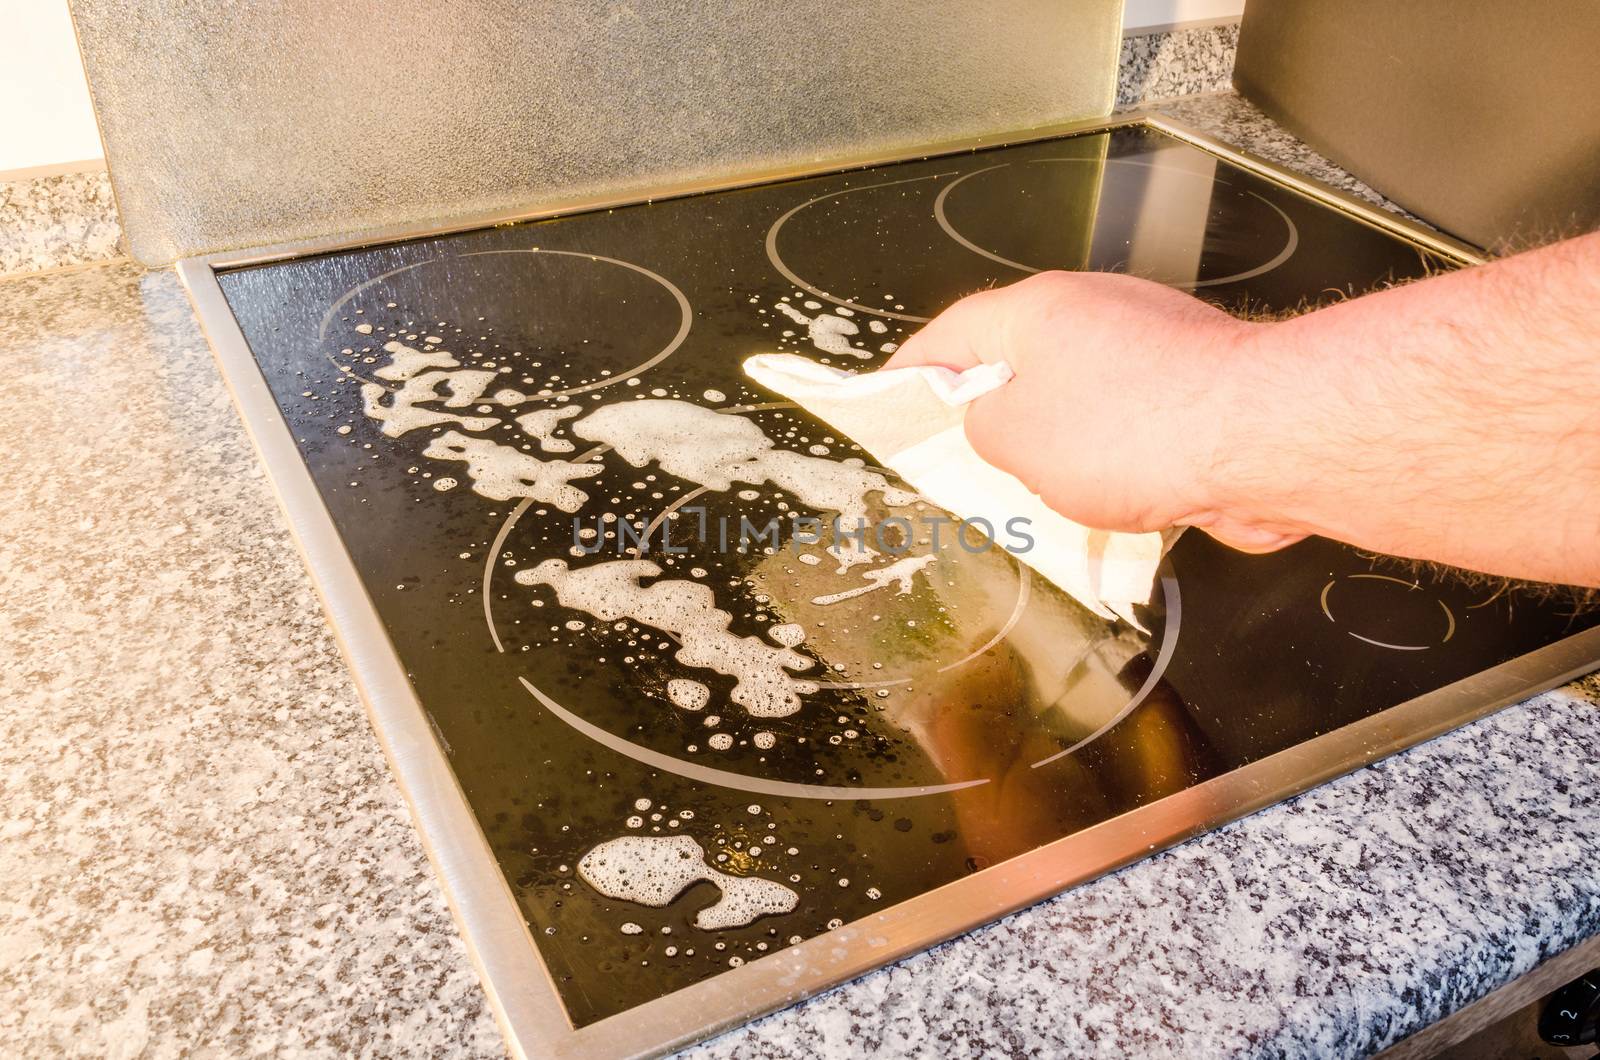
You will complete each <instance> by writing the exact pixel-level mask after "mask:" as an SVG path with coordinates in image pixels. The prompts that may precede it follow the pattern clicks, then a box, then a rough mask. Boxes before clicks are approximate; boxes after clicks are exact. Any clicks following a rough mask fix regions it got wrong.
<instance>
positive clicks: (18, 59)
mask: <svg viewBox="0 0 1600 1060" xmlns="http://www.w3.org/2000/svg"><path fill="white" fill-rule="evenodd" d="M100 158H101V150H100V134H99V133H98V132H97V131H96V129H95V124H94V111H93V110H92V109H91V107H90V105H89V87H88V85H86V84H85V83H84V79H83V65H82V64H81V63H80V62H79V60H78V44H77V41H76V39H74V37H73V34H72V20H71V19H70V18H69V17H68V15H67V4H66V0H0V180H7V179H14V178H16V177H17V176H19V175H22V174H19V173H17V172H16V171H18V170H21V171H24V173H27V174H28V175H42V174H40V173H39V172H38V171H39V170H41V169H46V170H48V171H53V172H61V171H63V168H64V167H66V168H76V169H80V170H81V169H88V168H98V167H99V166H100V165H101V164H102V163H101V162H100ZM29 171H32V172H31V173H30V172H29Z"/></svg>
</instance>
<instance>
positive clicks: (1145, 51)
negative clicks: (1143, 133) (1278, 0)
mask: <svg viewBox="0 0 1600 1060" xmlns="http://www.w3.org/2000/svg"><path fill="white" fill-rule="evenodd" d="M1238 48H1239V23H1237V22H1226V23H1222V24H1220V25H1214V26H1201V27H1197V28H1192V29H1188V28H1185V29H1174V30H1169V31H1163V32H1160V33H1142V34H1137V35H1134V36H1128V37H1124V38H1122V54H1121V56H1120V57H1119V63H1118V70H1117V106H1118V107H1132V106H1137V105H1139V104H1142V103H1149V102H1151V101H1154V100H1161V99H1172V98H1174V97H1177V96H1192V95H1195V94H1197V93H1201V92H1222V91H1226V90H1227V89H1228V88H1229V86H1230V84H1231V78H1232V76H1233V56H1234V53H1235V52H1236V51H1237V50H1238Z"/></svg>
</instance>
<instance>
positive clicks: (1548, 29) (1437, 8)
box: [1234, 0, 1600, 249]
mask: <svg viewBox="0 0 1600 1060" xmlns="http://www.w3.org/2000/svg"><path fill="white" fill-rule="evenodd" d="M1597 54H1600V4H1597V3H1595V2H1594V0H1549V2H1546V3H1538V4H1518V3H1499V4H1491V3H1465V4H1464V3H1461V2H1460V0H1408V2H1405V3H1395V2H1393V0H1346V2H1344V3H1339V4H1330V3H1327V2H1326V0H1250V4H1249V6H1248V7H1247V8H1246V9H1245V14H1244V23H1243V26H1242V28H1241V30H1240V39H1239V55H1238V60H1237V62H1236V63H1235V65H1234V83H1235V84H1236V85H1237V86H1238V88H1239V91H1240V93H1242V94H1243V95H1244V96H1245V97H1247V98H1248V99H1250V100H1252V101H1254V102H1255V103H1256V104H1258V105H1259V106H1260V107H1261V109H1262V110H1264V111H1266V112H1267V113H1268V114H1269V115H1271V116H1272V117H1274V118H1276V119H1277V120H1278V121H1280V122H1282V123H1283V124H1284V125H1285V126H1287V127H1288V128H1289V129H1290V130H1291V131H1293V132H1294V133H1296V134H1297V135H1299V136H1300V138H1301V139H1303V140H1305V141H1306V142H1307V143H1309V144H1311V146H1313V147H1315V148H1317V149H1318V150H1319V151H1321V152H1322V153H1323V154H1325V155H1327V156H1328V157H1329V158H1331V159H1333V160H1334V161H1335V162H1337V163H1339V164H1340V165H1341V166H1343V167H1344V168H1346V169H1348V170H1349V171H1350V172H1351V173H1354V174H1355V175H1356V176H1358V177H1360V178H1361V179H1362V180H1365V181H1366V182H1367V183H1369V184H1371V185H1372V186H1373V187H1374V188H1376V189H1378V190H1379V191H1381V192H1383V194H1385V195H1387V196H1388V197H1389V198H1391V199H1393V200H1394V201H1395V202H1397V203H1399V204H1400V205H1401V206H1404V207H1405V208H1406V209H1408V210H1410V211H1411V212H1412V213H1415V214H1417V215H1418V216H1419V217H1422V218H1425V219H1426V220H1428V221H1430V222H1431V223H1433V224H1436V225H1438V226H1439V227H1440V228H1443V229H1444V230H1445V231H1447V232H1451V233H1453V234H1454V235H1457V236H1460V237H1461V238H1463V239H1467V240H1470V241H1472V242H1473V243H1476V244H1478V245H1479V246H1483V247H1489V248H1492V249H1504V248H1515V247H1519V246H1526V245H1528V244H1532V243H1542V242H1548V241H1549V240H1551V239H1554V238H1558V237H1561V236H1566V235H1575V234H1577V233H1579V232H1583V231H1588V230H1590V229H1593V228H1596V227H1600V191H1597V189H1600V61H1597V60H1596V58H1595V57H1596V55H1597Z"/></svg>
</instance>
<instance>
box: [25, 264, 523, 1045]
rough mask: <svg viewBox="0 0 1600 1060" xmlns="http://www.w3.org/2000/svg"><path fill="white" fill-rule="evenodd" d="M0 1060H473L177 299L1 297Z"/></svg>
mask: <svg viewBox="0 0 1600 1060" xmlns="http://www.w3.org/2000/svg"><path fill="white" fill-rule="evenodd" d="M0 364H4V365H5V366H6V372H5V374H4V376H3V377H0V401H3V402H4V404H5V405H6V406H7V407H8V408H10V409H11V414H10V415H9V416H7V417H6V421H5V424H4V426H3V427H0V438H3V440H4V448H3V451H4V454H5V459H4V460H3V461H0V491H3V492H4V495H5V496H6V497H7V498H8V500H7V503H6V504H5V506H4V509H3V513H0V594H3V597H4V600H5V604H4V607H0V863H3V866H4V868H3V870H0V1054H3V1055H7V1056H49V1055H61V1054H78V1055H86V1056H87V1055H93V1056H137V1055H141V1054H148V1055H162V1056H171V1055H174V1054H176V1053H178V1052H180V1051H194V1052H200V1053H210V1054H211V1055H217V1056H247V1055H292V1054H295V1053H305V1052H310V1053H319V1054H323V1055H327V1054H333V1053H338V1054H346V1055H348V1054H367V1055H381V1056H388V1055H400V1054H406V1053H411V1054H415V1055H440V1054H442V1053H445V1052H450V1051H453V1050H454V1049H456V1048H458V1047H459V1048H460V1050H461V1051H462V1052H465V1053H470V1052H480V1053H494V1052H496V1051H498V1050H499V1049H500V1041H499V1034H498V1031H497V1030H496V1028H495V1026H494V1023H493V1020H492V1019H491V1018H490V1016H489V1014H488V1012H487V1010H486V1008H485V1002H484V998H483V992H482V990H481V988H480V987H479V986H478V982H477V977H476V975H475V974H474V972H473V970H472V968H471V966H470V965H469V963H468V961H467V958H466V953H465V951H464V949H463V947H462V945H461V942H460V940H459V938H458V937H457V934H456V931H455V927H454V924H453V922H452V921H451V919H450V915H449V912H448V910H447V909H446V908H445V905H444V902H443V900H442V898H441V896H440V892H439V888H438V885H437V883H436V882H435V879H434V876H433V874H432V872H431V871H430V869H429V867H428V865H427V862H426V860H425V858H424V856H423V853H422V847H421V844H420V842H419V841H418V839H417V836H416V833H415V832H414V830H413V828H412V826H411V822H410V819H409V817H408V815H407V812H406V809H405V805H404V803H403V802H402V801H401V799H400V795H399V793H398V790H397V789H396V787H395V784H394V781H393V780H392V779H391V777H390V775H389V771H388V767H387V765H386V764H385V762H384V759H383V755H382V753H381V752H380V751H379V749H378V746H377V741H376V740H375V738H374V737H373V735H372V731H371V729H370V728H369V726H368V724H367V720H366V715H365V712H364V711H363V709H362V707H361V704H360V702H359V701H358V700H357V698H356V694H355V691H354V688H353V687H352V685H351V681H350V677H349V674H348V672H347V671H346V669H345V667H344V664H343V663H342V662H341V660H340V658H339V654H338V652H337V650H336V649H335V647H334V643H333V637H332V636H331V634H330V633H329V631H328V629H327V626H326V625H325V623H324V621H323V618H322V614H321V611H320V608H319V606H318V603H317V600H316V597H315V596H314V594H313V593H312V591H311V587H310V584H309V582H308V580H307V577H306V575H305V573H304V570H303V568H302V567H301V566H300V561H299V557H298V554H297V553H296V551H295V548H294V545H293V544H292V542H291V541H290V538H289V535H288V531H287V528H286V525H285V523H284V520H283V518H282V516H281V515H280V514H279V512H278V508H277V504H276V502H275V501H274V500H273V497H272V493H271V491H270V490H269V488H268V486H267V483H266V480H265V477H264V475H263V473H262V472H261V471H260V470H258V468H257V465H256V461H255V456H254V453H253V451H252V450H251V448H250V445H249V442H248V441H247V439H246V437H245V434H244V430H243V428H242V427H241V426H240V424H239V420H238V418H237V416H236V415H235V414H234V412H233V408H232V405H231V403H230V401H229V398H228V395H227V392H226V391H225V389H224V388H223V385H222V382H221V380H220V378H219V377H218V375H217V372H216V369H215V367H214V366H213V364H212V360H211V354H210V352H209V350H208V349H207V347H206V344H205V341H204V340H203V339H202V338H201V336H200V332H199V329H198V327H197V326H196V324H195V321H194V318H193V316H192V314H191V313H190V310H189V304H188V300H187V298H186V297H185V295H184V293H183V290H182V288H181V287H180V286H179V284H178V281H177V277H176V276H175V275H174V274H173V273H170V272H163V273H150V274H145V273H143V272H141V271H140V270H138V269H136V268H134V267H132V266H129V265H126V264H123V265H111V266H105V267H102V268H97V269H89V270H83V271H77V272H69V273H57V274H54V275H46V276H38V277H24V278H21V279H13V280H9V281H6V282H3V283H0Z"/></svg>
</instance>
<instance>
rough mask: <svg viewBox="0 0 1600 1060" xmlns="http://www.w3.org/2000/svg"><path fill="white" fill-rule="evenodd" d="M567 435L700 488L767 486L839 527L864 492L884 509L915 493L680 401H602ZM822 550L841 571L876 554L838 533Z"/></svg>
mask: <svg viewBox="0 0 1600 1060" xmlns="http://www.w3.org/2000/svg"><path fill="white" fill-rule="evenodd" d="M572 433H573V434H576V435H577V436H578V437H580V438H586V439H588V440H589V441H592V442H603V443H605V444H607V445H609V446H611V448H613V449H615V450H616V451H617V453H618V454H619V455H620V456H621V457H622V458H623V459H624V460H626V461H627V462H628V463H630V464H632V465H633V466H634V467H644V466H645V465H646V464H649V463H650V462H652V461H654V462H655V463H656V464H657V465H658V466H659V467H660V468H661V469H662V470H663V471H666V472H667V473H668V474H671V475H676V476H677V477H678V478H681V479H687V480H688V481H690V482H697V483H699V484H700V485H702V486H705V487H706V488H707V489H713V490H719V491H721V490H728V489H731V488H732V487H733V484H734V483H735V482H743V483H747V484H749V485H752V486H760V485H763V484H766V483H771V484H772V485H774V486H777V487H778V488H780V489H785V490H788V491H789V492H790V493H793V494H794V495H795V496H796V497H798V498H799V499H800V500H801V501H802V502H803V503H805V504H807V505H809V506H811V507H813V508H816V509H819V510H821V511H832V512H838V513H839V518H840V521H841V523H842V524H843V526H844V528H845V529H846V530H853V529H855V528H856V527H857V526H860V525H862V524H864V523H865V522H866V518H867V494H869V493H872V492H878V493H881V494H882V495H883V500H884V503H885V504H887V505H889V506H891V507H899V506H902V505H906V504H910V503H911V502H912V501H913V500H915V499H916V494H915V493H912V492H910V491H908V490H903V489H898V488H896V487H894V486H891V485H889V480H888V479H886V478H885V477H884V476H882V475H880V474H878V473H877V472H875V471H869V470H867V469H866V468H864V467H861V466H859V465H858V464H851V463H845V462H841V461H837V460H825V459H823V458H821V457H816V456H809V455H807V454H805V453H796V452H791V451H790V450H787V449H779V448H777V447H776V444H775V443H774V442H773V441H772V439H770V438H768V437H767V436H766V433H765V432H763V431H762V429H761V427H760V426H759V425H758V424H756V423H753V422H751V421H750V420H747V419H745V418H744V417H742V416H729V415H724V414H722V413H719V412H717V411H715V410H713V409H708V408H705V407H703V406H700V405H696V404H693V403H691V402H688V401H673V400H667V399H643V400H638V401H621V402H616V403H614V404H610V405H604V406H602V407H600V408H598V409H596V410H595V411H594V412H592V413H590V414H589V415H588V416H585V417H584V418H583V419H581V420H578V421H577V422H576V423H574V424H573V425H572ZM829 551H830V552H832V553H833V554H834V556H835V557H836V558H837V559H838V560H839V563H840V567H839V569H840V571H841V572H843V571H844V570H847V569H849V568H850V567H851V566H853V565H854V564H857V563H865V562H868V561H870V560H871V558H872V557H873V556H874V555H876V553H875V552H873V550H872V549H870V548H868V547H867V546H866V545H865V544H864V543H863V542H862V541H861V540H858V539H856V538H854V537H845V538H844V539H843V540H841V541H840V542H838V543H837V544H835V545H834V546H833V547H832V548H830V549H829Z"/></svg>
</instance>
